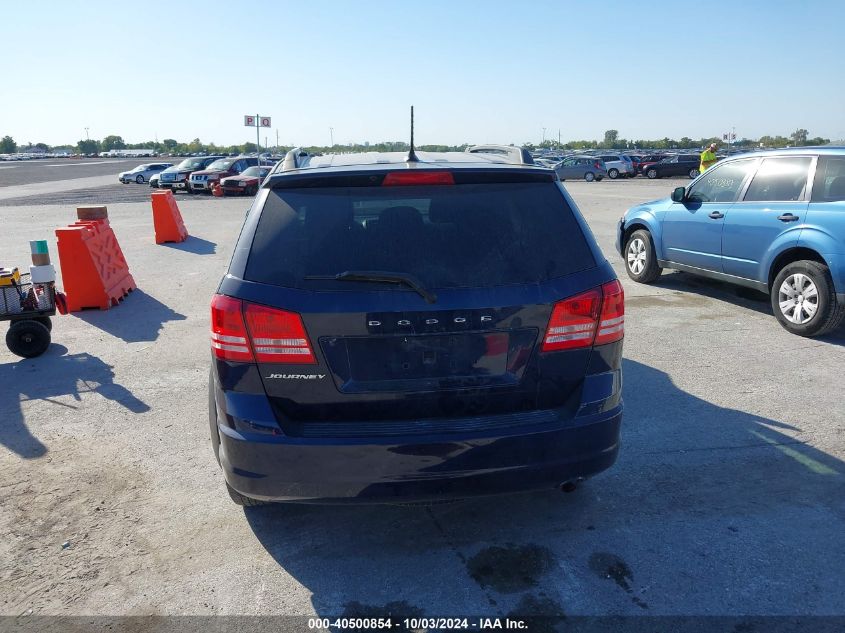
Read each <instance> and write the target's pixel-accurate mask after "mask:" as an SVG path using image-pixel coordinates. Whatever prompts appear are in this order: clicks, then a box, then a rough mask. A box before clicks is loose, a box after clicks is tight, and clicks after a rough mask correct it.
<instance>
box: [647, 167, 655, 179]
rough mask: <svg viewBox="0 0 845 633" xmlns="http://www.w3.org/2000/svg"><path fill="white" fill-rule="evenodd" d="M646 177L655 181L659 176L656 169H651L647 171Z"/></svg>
mask: <svg viewBox="0 0 845 633" xmlns="http://www.w3.org/2000/svg"><path fill="white" fill-rule="evenodd" d="M645 175H646V177H647V178H650V179H651V180H654V179H655V178H657V176H658V174H657V170H656V169H649V170H648V171H646V173H645Z"/></svg>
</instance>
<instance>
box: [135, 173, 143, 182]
mask: <svg viewBox="0 0 845 633" xmlns="http://www.w3.org/2000/svg"><path fill="white" fill-rule="evenodd" d="M135 182H137V183H138V184H139V185H143V184H144V177H143V176H142V175H141V174H138V175H137V176H135Z"/></svg>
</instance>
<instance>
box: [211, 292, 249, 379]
mask: <svg viewBox="0 0 845 633" xmlns="http://www.w3.org/2000/svg"><path fill="white" fill-rule="evenodd" d="M242 309H243V305H242V303H241V300H240V299H233V298H232V297H227V296H225V295H214V298H213V299H212V300H211V349H212V350H213V352H214V356H215V357H216V358H220V359H222V360H234V361H238V362H242V363H251V362H253V356H252V350H251V349H250V347H249V342H248V341H247V333H246V326H245V325H244V317H243V313H242Z"/></svg>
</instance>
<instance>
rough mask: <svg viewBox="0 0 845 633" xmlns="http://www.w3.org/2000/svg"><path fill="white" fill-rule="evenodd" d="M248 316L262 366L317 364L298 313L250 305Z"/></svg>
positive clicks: (252, 338)
mask: <svg viewBox="0 0 845 633" xmlns="http://www.w3.org/2000/svg"><path fill="white" fill-rule="evenodd" d="M244 316H245V317H246V325H247V328H248V329H249V334H250V338H251V340H252V346H253V349H254V350H255V358H256V359H257V360H258V362H259V363H283V364H289V365H308V364H315V363H316V362H317V359H316V358H315V357H314V352H313V350H312V349H311V344H310V343H309V342H308V335H307V334H306V333H305V326H304V325H303V324H302V317H300V316H299V315H298V314H296V313H295V312H286V311H284V310H278V309H276V308H268V307H266V306H260V305H255V304H252V303H247V304H246V307H245V309H244Z"/></svg>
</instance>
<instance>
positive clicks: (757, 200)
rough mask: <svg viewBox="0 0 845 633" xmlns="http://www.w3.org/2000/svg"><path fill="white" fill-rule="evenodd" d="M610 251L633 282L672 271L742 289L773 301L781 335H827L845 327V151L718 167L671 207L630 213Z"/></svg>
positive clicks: (804, 152)
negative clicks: (844, 324) (615, 253)
mask: <svg viewBox="0 0 845 633" xmlns="http://www.w3.org/2000/svg"><path fill="white" fill-rule="evenodd" d="M616 249H617V250H618V251H619V252H620V254H622V256H623V257H624V258H625V266H626V269H627V271H628V276H629V277H631V279H633V280H634V281H639V282H641V283H651V282H653V281H655V280H656V279H657V278H658V277H659V276H660V273H661V271H662V269H663V268H674V269H677V270H683V271H686V272H690V273H695V274H698V275H703V276H706V277H711V278H714V279H719V280H723V281H727V282H730V283H735V284H739V285H742V286H748V287H750V288H754V289H757V290H760V291H763V292H765V293H768V294H769V295H770V297H771V304H772V311H773V312H774V314H775V317H777V319H778V321H779V322H780V323H781V325H783V327H784V328H786V329H787V330H788V331H790V332H793V333H794V334H799V335H801V336H819V335H822V334H826V333H828V332H831V331H832V330H834V329H836V328H838V327H839V326H840V325H841V324H842V322H843V319H845V148H841V147H833V148H812V147H802V148H794V149H789V150H782V151H772V152H761V153H757V154H745V155H741V156H737V157H735V158H731V159H728V160H724V161H722V162H719V163H717V164H716V165H714V166H713V167H711V168H710V169H708V170H707V171H706V172H704V174H702V175H701V176H700V177H699V178H698V179H697V180H696V181H695V182H693V183H692V184H690V186H689V187H678V188H677V189H675V190H674V192H673V193H672V197H671V198H667V199H665V200H656V201H654V202H647V203H645V204H641V205H639V206H636V207H633V208H631V209H629V210H628V211H627V213H625V216H624V217H623V218H622V219H621V220H620V222H619V227H618V231H617V240H616Z"/></svg>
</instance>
